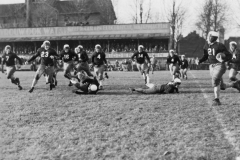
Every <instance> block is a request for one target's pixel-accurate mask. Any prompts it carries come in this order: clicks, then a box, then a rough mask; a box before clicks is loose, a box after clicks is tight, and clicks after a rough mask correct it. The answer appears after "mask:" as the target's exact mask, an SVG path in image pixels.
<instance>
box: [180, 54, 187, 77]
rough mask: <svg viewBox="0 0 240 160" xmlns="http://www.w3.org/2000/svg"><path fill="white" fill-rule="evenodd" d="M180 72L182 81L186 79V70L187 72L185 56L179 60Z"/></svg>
mask: <svg viewBox="0 0 240 160" xmlns="http://www.w3.org/2000/svg"><path fill="white" fill-rule="evenodd" d="M180 61H181V62H180V64H181V65H180V71H181V75H182V78H183V79H184V78H185V79H187V70H188V61H187V59H185V55H182V56H181V60H180Z"/></svg>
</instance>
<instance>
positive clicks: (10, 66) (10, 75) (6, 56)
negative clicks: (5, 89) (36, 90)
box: [2, 45, 22, 90]
mask: <svg viewBox="0 0 240 160" xmlns="http://www.w3.org/2000/svg"><path fill="white" fill-rule="evenodd" d="M15 59H17V60H18V61H19V64H20V65H22V60H21V59H20V58H19V57H18V56H17V55H16V54H15V53H13V52H12V51H11V46H9V45H7V46H6V47H5V49H4V53H3V56H2V73H4V67H3V66H4V64H6V70H7V79H10V80H11V82H12V83H13V84H15V85H17V86H18V89H19V90H22V87H21V85H20V80H19V78H16V77H14V72H15V71H16V67H15Z"/></svg>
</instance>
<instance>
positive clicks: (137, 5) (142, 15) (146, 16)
mask: <svg viewBox="0 0 240 160" xmlns="http://www.w3.org/2000/svg"><path fill="white" fill-rule="evenodd" d="M131 8H132V10H133V14H132V20H133V22H134V23H136V24H137V23H148V22H149V20H151V19H152V12H151V11H152V0H147V1H146V0H132V4H131Z"/></svg>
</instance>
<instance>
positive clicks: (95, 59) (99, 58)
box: [92, 52, 107, 66]
mask: <svg viewBox="0 0 240 160" xmlns="http://www.w3.org/2000/svg"><path fill="white" fill-rule="evenodd" d="M92 63H93V64H94V65H97V66H100V65H103V64H104V63H106V64H107V60H106V55H105V53H104V52H99V53H97V52H94V53H93V55H92Z"/></svg>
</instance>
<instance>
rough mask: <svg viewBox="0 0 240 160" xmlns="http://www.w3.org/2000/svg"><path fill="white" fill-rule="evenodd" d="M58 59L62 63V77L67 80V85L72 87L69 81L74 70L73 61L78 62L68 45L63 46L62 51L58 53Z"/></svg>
mask: <svg viewBox="0 0 240 160" xmlns="http://www.w3.org/2000/svg"><path fill="white" fill-rule="evenodd" d="M60 59H61V60H62V61H63V69H64V71H63V74H64V77H65V78H67V79H69V85H68V86H72V83H71V81H70V79H71V78H72V75H71V71H72V70H73V69H74V68H75V65H74V61H77V60H78V57H77V54H75V53H74V52H73V51H71V50H70V47H69V45H68V44H65V45H64V46H63V50H62V52H61V53H60Z"/></svg>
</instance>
